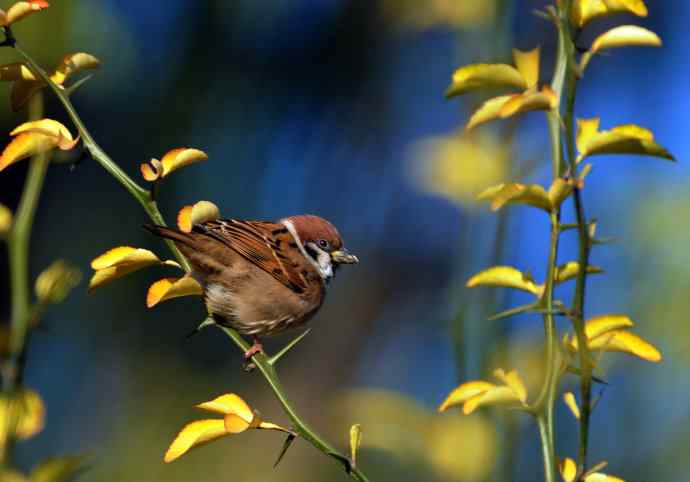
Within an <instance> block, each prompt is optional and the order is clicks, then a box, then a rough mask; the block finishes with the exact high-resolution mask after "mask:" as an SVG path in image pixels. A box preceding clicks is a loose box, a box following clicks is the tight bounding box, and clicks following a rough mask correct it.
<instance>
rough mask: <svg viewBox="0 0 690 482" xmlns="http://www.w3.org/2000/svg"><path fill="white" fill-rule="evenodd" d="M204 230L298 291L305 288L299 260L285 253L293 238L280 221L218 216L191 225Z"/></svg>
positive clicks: (306, 285) (198, 230) (201, 231)
mask: <svg viewBox="0 0 690 482" xmlns="http://www.w3.org/2000/svg"><path fill="white" fill-rule="evenodd" d="M194 231H195V232H197V233H200V234H205V235H207V236H209V237H211V238H213V239H216V240H217V241H219V242H221V243H223V244H224V245H226V246H228V247H229V248H231V249H233V250H234V251H236V252H237V253H238V254H239V255H240V256H242V257H243V258H245V259H246V260H247V261H249V262H251V263H253V264H254V265H256V266H258V267H259V268H261V269H262V270H264V271H265V272H267V273H268V274H270V275H271V276H273V277H274V278H275V279H277V280H278V281H280V282H281V283H282V284H284V285H285V286H287V287H288V288H290V289H291V290H292V291H294V292H295V293H297V294H302V293H304V292H305V291H306V290H307V288H308V283H307V280H306V278H305V276H304V274H303V272H302V270H300V266H301V264H300V263H299V262H298V261H296V260H294V259H293V257H292V256H289V255H288V254H287V253H286V250H288V249H289V248H288V246H289V245H290V244H294V243H295V240H294V239H293V238H292V235H290V233H289V232H288V230H287V228H286V227H285V226H283V225H282V224H277V223H271V222H267V221H241V220H237V219H217V220H214V221H207V222H205V223H202V224H197V225H195V226H194Z"/></svg>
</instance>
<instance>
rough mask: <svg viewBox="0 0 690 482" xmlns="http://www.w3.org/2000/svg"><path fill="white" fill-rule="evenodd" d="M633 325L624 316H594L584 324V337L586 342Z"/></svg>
mask: <svg viewBox="0 0 690 482" xmlns="http://www.w3.org/2000/svg"><path fill="white" fill-rule="evenodd" d="M634 325H635V323H634V322H633V321H632V320H631V319H630V318H629V317H628V316H626V315H618V314H608V315H600V316H595V317H594V318H590V319H589V320H587V321H586V322H585V335H586V336H587V339H588V340H592V339H594V338H596V337H598V336H601V335H604V334H606V333H608V332H610V331H617V330H622V329H625V328H630V327H632V326H634Z"/></svg>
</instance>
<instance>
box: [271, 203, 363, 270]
mask: <svg viewBox="0 0 690 482" xmlns="http://www.w3.org/2000/svg"><path fill="white" fill-rule="evenodd" d="M281 221H282V222H283V224H285V225H286V226H287V227H288V229H289V230H291V231H292V230H294V233H293V235H296V237H297V238H298V242H300V243H301V244H302V247H303V248H304V254H305V255H306V256H308V257H309V258H310V260H311V261H312V262H313V263H314V265H315V266H317V269H318V270H319V273H320V274H321V276H322V277H323V278H324V279H326V280H328V279H330V278H331V277H333V274H334V269H335V268H337V267H338V266H339V265H341V264H355V263H359V259H358V258H357V256H355V255H353V254H350V253H349V252H348V251H347V250H346V249H345V247H344V246H343V240H342V238H341V237H340V233H338V230H337V229H336V228H335V226H333V225H332V224H331V223H330V222H328V221H326V220H325V219H323V218H321V217H319V216H314V215H311V214H302V215H298V216H290V217H288V218H285V219H282V220H281Z"/></svg>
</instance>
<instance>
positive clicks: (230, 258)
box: [144, 214, 359, 360]
mask: <svg viewBox="0 0 690 482" xmlns="http://www.w3.org/2000/svg"><path fill="white" fill-rule="evenodd" d="M144 227H145V228H146V229H147V230H149V231H150V232H152V233H153V234H155V235H157V236H160V237H163V238H167V239H171V240H172V241H174V242H175V244H176V245H177V247H178V248H179V249H180V251H181V252H182V254H183V255H184V256H185V257H186V258H187V259H188V260H189V263H190V265H191V266H192V272H191V275H192V276H193V277H194V279H196V280H197V281H198V282H199V284H200V285H201V286H202V288H203V290H204V300H205V303H206V307H207V309H208V311H209V313H211V314H212V315H213V316H214V319H215V320H216V321H217V322H218V323H220V324H225V325H227V326H230V327H232V328H234V329H235V330H237V331H238V332H239V333H240V334H242V335H248V336H251V337H252V340H253V342H254V344H253V345H252V347H251V348H250V349H249V350H247V351H246V352H245V354H244V357H245V359H246V360H248V359H249V358H251V357H252V356H253V355H255V354H256V353H260V352H263V347H262V344H261V338H262V337H264V336H270V335H274V334H276V333H280V332H282V331H283V330H286V329H288V328H294V327H298V326H301V325H303V324H304V323H306V322H307V321H309V320H310V319H311V318H312V317H313V316H314V315H315V314H316V312H317V311H318V310H319V308H320V307H321V305H322V304H323V301H324V298H325V296H326V287H327V285H328V284H329V282H330V281H331V279H333V277H334V276H335V272H336V270H337V269H338V267H339V266H340V265H342V264H355V263H358V262H359V260H358V259H357V257H356V256H355V255H353V254H350V253H349V252H348V251H347V250H346V249H345V248H344V246H343V240H342V238H341V237H340V234H339V233H338V230H337V229H336V228H335V226H333V225H332V224H331V223H330V222H328V221H326V220H325V219H323V218H321V217H318V216H314V215H309V214H305V215H297V216H290V217H287V218H283V219H280V220H278V221H276V222H269V221H246V220H239V219H216V220H212V221H206V222H203V223H199V224H196V225H194V227H193V228H192V231H191V232H189V233H186V232H182V231H180V230H177V229H173V228H168V227H164V226H156V225H145V226H144Z"/></svg>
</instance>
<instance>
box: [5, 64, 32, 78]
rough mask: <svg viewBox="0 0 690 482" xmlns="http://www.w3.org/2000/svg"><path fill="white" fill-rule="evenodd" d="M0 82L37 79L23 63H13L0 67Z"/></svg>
mask: <svg viewBox="0 0 690 482" xmlns="http://www.w3.org/2000/svg"><path fill="white" fill-rule="evenodd" d="M0 80H1V81H7V82H15V81H19V80H31V81H36V80H37V79H36V77H35V76H34V74H33V72H31V69H29V67H27V66H26V64H24V63H23V62H15V63H13V64H6V65H2V66H0Z"/></svg>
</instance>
